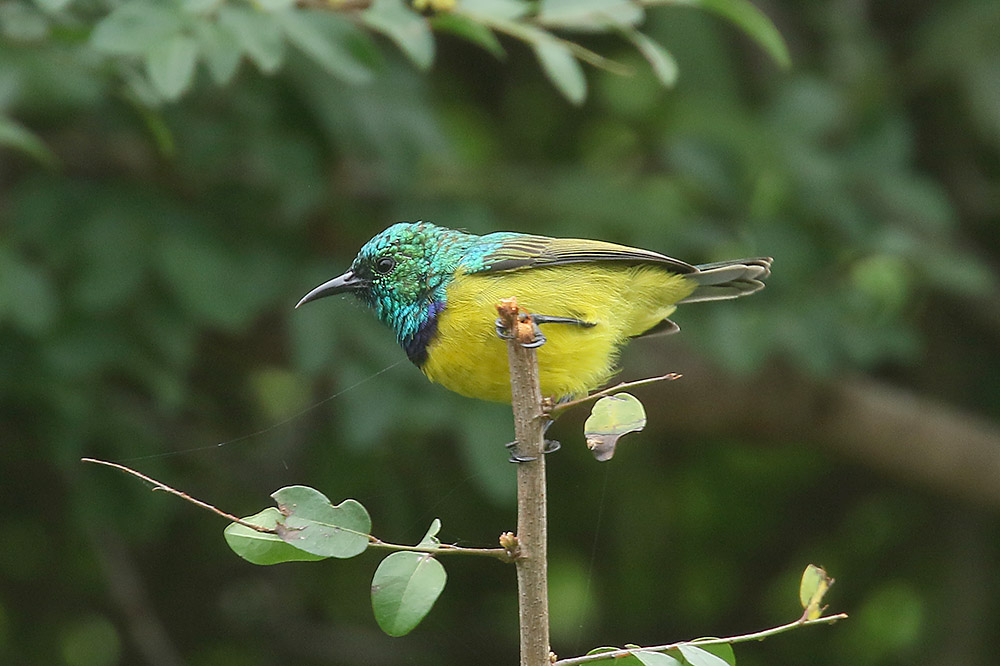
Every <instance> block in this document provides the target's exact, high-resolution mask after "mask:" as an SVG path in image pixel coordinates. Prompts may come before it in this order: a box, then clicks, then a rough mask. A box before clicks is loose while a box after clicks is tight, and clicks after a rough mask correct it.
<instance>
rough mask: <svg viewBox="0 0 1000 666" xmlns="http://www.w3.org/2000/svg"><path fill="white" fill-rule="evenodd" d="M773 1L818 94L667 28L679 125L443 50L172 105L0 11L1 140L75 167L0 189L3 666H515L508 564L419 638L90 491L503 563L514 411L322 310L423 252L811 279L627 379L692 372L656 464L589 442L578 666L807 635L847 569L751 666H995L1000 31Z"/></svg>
mask: <svg viewBox="0 0 1000 666" xmlns="http://www.w3.org/2000/svg"><path fill="white" fill-rule="evenodd" d="M90 6H91V5H87V4H86V3H84V10H83V13H84V14H86V8H87V7H90ZM759 6H761V8H762V9H764V10H765V11H766V12H767V13H768V15H769V16H771V17H772V18H773V19H774V20H775V22H776V23H777V25H778V27H779V28H780V30H781V32H782V34H783V35H784V36H785V38H786V39H787V40H788V42H789V45H790V48H791V51H792V54H793V59H794V66H793V68H792V69H791V70H789V71H782V70H780V69H778V68H777V67H776V66H775V65H774V64H773V63H772V61H771V60H769V59H768V57H767V56H766V55H765V54H764V53H763V52H762V51H761V50H760V49H759V48H758V47H757V46H755V45H754V44H752V43H751V42H750V41H749V40H748V39H746V38H745V37H744V36H743V35H742V34H741V33H739V32H738V31H737V30H736V29H735V28H733V27H732V26H730V25H728V24H725V23H723V22H721V21H719V20H718V19H717V18H714V17H711V16H708V15H705V14H701V13H698V12H695V11H692V10H685V9H677V8H663V9H659V10H654V11H652V12H651V19H650V21H649V23H648V25H647V30H648V32H649V33H650V34H652V35H653V36H655V37H656V38H657V39H658V40H660V41H661V42H662V43H663V44H664V45H665V46H666V47H667V48H668V49H670V50H671V51H672V52H673V53H674V54H675V55H676V57H677V59H678V61H679V63H680V68H681V69H680V82H679V84H678V86H677V88H676V89H675V90H672V91H665V90H663V89H661V88H659V87H658V86H657V84H656V82H655V79H654V78H653V76H652V74H650V73H649V72H648V68H647V67H646V66H645V64H644V63H642V62H641V61H640V60H639V58H638V57H637V56H635V54H634V53H631V52H629V51H628V50H627V49H624V48H622V47H621V46H620V45H618V43H617V42H615V41H613V40H610V39H608V38H600V37H598V38H593V39H590V40H589V41H587V42H586V43H587V44H588V46H591V47H593V48H595V49H597V50H599V51H601V52H604V53H607V54H609V55H612V56H615V57H617V58H618V59H619V60H621V61H623V62H626V63H630V64H633V65H634V66H635V69H636V72H637V73H636V75H635V76H632V77H618V76H615V75H611V74H607V73H603V72H599V71H595V70H588V81H589V84H590V93H591V94H590V97H589V98H588V100H587V102H586V103H585V104H584V105H583V106H582V107H580V108H575V107H572V106H570V105H569V104H567V103H566V102H565V101H564V100H563V99H562V98H560V97H559V96H558V93H556V92H555V91H554V90H553V89H552V88H551V86H550V85H549V84H548V82H547V81H546V80H545V78H544V77H543V75H542V74H541V73H540V71H539V68H538V66H537V64H536V63H535V62H534V60H533V58H532V57H531V53H530V51H528V50H527V49H525V48H524V47H523V46H521V45H519V44H516V43H513V42H505V45H506V46H507V47H509V49H508V50H509V57H508V59H507V60H506V61H503V62H500V61H496V60H494V59H493V58H492V56H490V55H489V54H487V53H485V52H482V51H480V50H477V49H476V48H474V47H472V46H469V45H467V44H465V43H463V42H460V41H458V40H455V39H453V38H443V39H442V40H441V41H440V42H439V52H438V56H437V60H436V64H435V66H434V68H433V70H432V71H431V72H430V73H429V74H426V75H425V74H421V73H419V72H417V71H416V70H414V69H413V67H412V66H411V65H410V64H408V63H406V62H403V61H402V60H401V58H400V57H398V56H397V55H395V54H394V53H393V51H392V48H391V47H389V46H386V48H385V49H384V53H385V56H384V58H383V62H382V64H381V66H380V67H381V69H380V70H379V71H380V74H379V76H378V77H377V79H376V80H375V81H374V82H373V83H372V84H371V85H368V86H364V87H351V86H348V85H346V84H343V83H341V82H339V81H337V80H336V79H333V78H331V77H329V76H328V75H327V74H325V73H324V72H323V71H321V70H320V69H318V68H317V67H316V66H315V65H312V64H310V63H309V62H307V61H305V60H304V59H301V58H298V57H295V56H292V55H290V56H289V58H288V60H287V63H286V65H285V66H284V67H283V68H282V70H281V71H280V72H279V73H278V74H277V75H274V76H270V77H265V76H262V75H261V74H259V73H258V72H257V71H256V69H255V68H254V67H252V66H250V65H248V64H244V65H243V67H242V69H241V72H240V74H239V75H238V77H237V78H236V80H235V81H234V82H233V83H232V84H231V85H229V86H227V87H224V88H218V87H216V86H214V85H213V84H211V82H210V81H208V80H207V77H205V76H202V77H201V78H200V79H199V83H198V85H197V86H196V88H195V89H194V90H193V91H192V92H191V93H190V94H189V95H187V96H186V97H185V98H184V99H182V100H181V101H180V102H178V103H175V104H169V105H165V106H162V107H160V108H156V109H147V108H145V107H142V106H141V105H137V104H135V103H133V102H131V101H130V100H129V98H128V96H127V95H124V94H122V92H121V90H122V89H121V86H120V78H119V76H118V74H117V73H116V70H115V69H114V68H113V67H110V66H108V65H107V63H106V62H104V61H101V60H99V59H95V58H92V57H88V56H87V54H88V51H87V49H86V48H85V46H84V44H85V39H86V30H85V28H86V25H85V24H84V29H83V30H82V31H81V30H79V29H60V30H55V31H54V32H51V33H49V34H47V35H46V34H40V35H39V34H34V35H33V34H32V33H31V31H30V29H29V30H28V32H27V33H25V32H24V31H23V23H22V24H16V25H19V26H22V27H21V28H17V27H16V26H15V23H10V20H11V17H14V18H15V19H16V18H18V16H21V17H22V18H23V13H24V12H28V13H30V11H31V8H30V6H29V5H27V4H21V3H19V2H11V1H10V0H7V1H5V2H2V3H0V25H3V22H4V21H6V22H7V23H6V25H5V26H4V27H2V28H0V110H2V111H3V113H4V114H5V115H7V116H8V117H11V118H15V119H17V120H18V121H19V122H20V123H22V124H23V125H24V126H26V127H28V128H30V129H31V130H32V131H34V132H35V133H37V134H38V135H39V136H40V137H41V138H42V139H43V140H44V141H45V142H46V144H47V145H48V147H49V148H50V149H51V151H52V152H53V153H54V155H55V157H56V162H55V163H54V164H51V165H48V166H46V165H43V164H39V162H38V161H36V160H35V159H32V158H31V157H29V156H27V155H25V154H23V153H20V152H15V151H13V150H0V423H2V432H0V493H2V499H3V507H2V511H3V518H2V520H0V585H2V587H0V662H2V663H5V664H8V663H9V664H28V665H35V664H39V665H40V664H46V665H47V664H69V665H71V666H107V665H109V664H152V665H155V666H171V665H174V664H182V663H184V664H193V665H197V666H228V665H236V664H239V665H241V666H265V665H277V664H303V665H311V664H372V665H378V664H460V663H462V664H469V663H475V664H509V663H515V660H516V649H517V636H516V608H515V607H516V599H515V580H514V572H513V569H512V568H511V567H508V566H505V565H501V564H499V563H496V562H493V561H490V560H480V559H468V560H463V559H457V558H448V559H446V560H444V563H445V565H446V567H447V570H448V572H449V584H448V587H447V588H446V589H445V592H444V594H443V596H442V597H441V599H440V600H439V601H438V603H437V605H436V606H435V608H434V610H433V611H432V613H431V614H430V616H429V617H428V618H427V620H426V621H425V622H424V624H422V625H421V626H420V627H419V628H418V629H417V630H416V631H415V632H414V633H413V634H411V635H410V636H408V637H405V638H396V639H392V638H388V637H386V636H384V635H382V634H381V633H380V632H379V631H378V629H377V628H376V627H375V624H374V621H373V620H372V617H371V610H370V605H369V601H368V586H369V582H370V576H371V574H372V572H373V571H374V568H375V566H376V564H377V556H376V555H375V554H366V555H363V556H361V557H359V558H357V559H355V560H350V561H346V562H339V561H326V562H321V563H299V564H288V565H281V566H275V567H269V568H263V567H255V566H253V565H250V564H248V563H246V562H244V561H242V560H240V559H239V558H238V557H236V556H235V555H234V554H233V553H231V552H230V551H229V549H228V548H227V547H226V545H225V542H224V541H223V539H222V529H223V528H224V527H225V523H224V521H222V520H220V519H218V518H215V517H213V516H211V515H209V514H208V513H204V512H201V511H199V510H197V509H195V508H194V507H192V506H190V505H188V504H185V503H183V502H181V501H179V500H177V499H175V498H172V497H169V496H167V495H165V494H161V493H150V492H149V491H148V490H147V488H146V487H145V486H144V485H143V484H142V483H140V482H139V481H136V480H134V479H131V478H128V477H125V476H124V475H122V474H120V473H117V472H115V471H113V470H109V469H105V468H100V467H96V466H90V465H85V464H82V463H80V462H79V458H80V457H81V456H95V457H101V458H106V459H113V460H122V461H126V464H129V465H131V466H134V467H136V468H137V469H140V470H142V471H143V472H146V473H148V474H150V475H152V476H155V477H156V478H158V479H160V480H162V481H164V482H166V483H169V484H171V485H174V486H176V487H178V488H181V489H183V490H186V491H188V492H190V493H192V494H193V495H195V496H197V497H200V498H202V499H204V500H206V501H210V502H212V503H215V504H217V505H219V506H221V507H223V508H226V509H228V510H230V511H233V512H235V513H238V514H240V515H247V514H252V513H255V512H257V511H258V510H259V509H261V508H262V507H263V506H266V505H268V504H269V502H270V500H269V498H268V494H269V493H270V492H272V491H274V490H276V489H277V488H279V487H281V486H284V485H288V484H293V483H302V484H307V485H311V486H314V487H316V488H318V489H320V490H322V491H323V492H325V493H326V494H327V495H328V496H329V497H330V498H331V499H333V500H334V501H339V500H340V499H343V498H345V497H353V498H356V499H358V500H360V501H361V502H363V503H364V504H365V505H366V506H367V507H368V509H369V510H370V512H371V514H372V516H373V519H374V525H375V528H374V529H375V532H376V534H377V535H378V536H379V537H381V538H384V539H386V540H390V541H398V542H411V543H412V542H416V541H417V540H419V539H420V537H421V536H422V535H423V533H424V531H425V530H426V528H427V526H428V524H429V523H430V521H431V520H432V519H433V518H435V517H440V518H441V520H442V522H443V524H444V528H443V530H442V532H441V537H442V538H443V539H444V540H445V541H449V542H455V543H460V544H463V545H493V544H494V543H495V542H496V537H497V535H498V534H499V533H500V532H501V531H504V530H507V529H512V528H513V527H514V507H513V503H512V491H513V469H512V466H510V465H508V464H507V463H506V462H505V458H506V451H505V450H504V449H503V447H502V443H503V442H506V441H508V440H509V439H510V438H511V432H510V416H509V413H508V411H507V408H505V407H504V406H501V405H491V404H484V403H477V402H474V401H470V400H467V399H464V398H461V397H458V396H455V395H451V394H449V393H448V392H446V391H445V390H443V389H441V388H439V387H436V386H432V385H430V384H428V383H427V382H426V381H425V380H424V379H423V377H422V376H421V375H420V373H419V372H418V371H417V370H416V369H415V368H413V367H412V366H410V365H409V364H408V363H407V362H405V360H403V359H404V355H403V353H402V351H401V350H399V349H398V348H397V347H396V346H395V343H394V341H393V340H392V336H391V334H390V333H389V332H388V331H387V330H384V329H383V328H381V327H380V326H379V325H378V324H377V322H375V321H374V319H373V317H372V316H371V315H370V314H369V313H368V312H365V311H364V310H362V309H361V308H359V307H357V306H356V305H355V304H353V303H351V302H348V301H346V300H345V301H340V300H336V299H334V300H326V301H322V302H321V303H318V304H315V305H311V306H309V307H308V308H304V309H303V310H302V311H293V310H292V306H293V305H294V304H295V302H296V301H297V299H298V298H299V297H300V296H301V295H302V294H304V293H305V292H306V291H307V290H308V289H310V288H311V287H313V286H315V285H316V284H318V283H319V282H320V281H323V280H325V279H327V278H329V277H332V276H334V275H336V274H339V273H340V272H341V271H342V270H343V269H344V268H345V267H346V266H347V264H348V263H349V261H350V259H351V258H352V257H353V256H354V253H355V252H356V250H357V248H358V247H359V246H360V245H361V244H362V243H363V242H364V241H365V240H367V239H368V238H369V237H370V236H371V235H373V234H374V233H376V232H377V231H379V230H381V229H382V228H384V227H385V226H387V225H388V224H389V223H391V222H393V221H397V220H413V219H425V220H431V221H434V222H437V223H439V224H442V225H446V226H455V227H464V228H467V229H469V230H471V231H475V232H487V231H492V230H501V229H504V230H518V231H526V232H533V233H543V234H549V235H564V236H568V235H573V236H584V237H594V238H603V239H607V240H612V241H616V242H621V243H627V244H633V245H639V246H642V247H647V248H650V249H654V250H658V251H662V252H665V253H668V254H671V255H675V256H678V257H680V258H683V259H686V260H689V261H695V262H698V261H713V260H719V259H725V258H732V257H735V256H741V255H757V254H771V255H773V256H774V257H775V268H774V274H773V276H772V278H771V280H770V282H769V287H768V289H767V290H765V291H764V292H762V293H761V294H758V295H756V296H754V297H753V298H750V299H745V300H741V301H739V302H729V303H710V304H703V305H693V306H689V307H684V308H682V309H681V310H680V311H679V312H678V313H677V315H676V317H675V319H676V320H677V321H678V323H680V325H681V326H682V328H683V331H682V333H681V334H680V335H679V336H676V337H673V338H670V339H662V340H650V341H641V342H637V343H635V344H633V345H631V346H630V348H629V349H628V350H627V352H626V353H625V356H624V359H623V364H624V367H625V372H624V374H623V376H624V377H626V378H639V377H642V376H647V375H650V374H659V373H663V372H668V371H679V372H683V373H684V374H685V375H686V376H685V377H684V379H682V380H680V381H677V382H673V383H669V384H661V385H657V386H652V387H645V388H641V389H637V390H636V393H637V395H639V396H640V397H641V398H642V399H643V401H644V402H645V403H646V406H647V409H648V411H649V415H650V423H649V427H648V428H647V430H646V431H645V432H643V433H641V434H639V435H630V436H629V437H628V438H626V439H625V440H624V441H623V443H622V445H621V447H620V450H619V453H618V455H617V456H616V458H615V459H614V460H613V461H611V462H610V463H607V464H598V463H595V462H594V461H593V460H592V459H591V457H590V455H589V454H588V453H587V452H586V451H585V449H584V447H583V442H582V436H581V434H580V430H581V428H580V426H581V424H582V420H583V418H584V417H585V414H584V413H582V412H579V413H574V414H570V415H568V416H566V417H565V418H564V419H563V420H561V421H560V422H559V423H558V424H557V425H556V426H555V427H554V428H553V429H552V434H553V435H554V436H555V437H557V438H558V439H560V440H561V441H562V443H563V450H562V451H561V452H560V453H558V454H557V455H555V456H553V457H552V458H551V459H550V467H549V469H550V496H549V497H550V517H551V533H550V537H551V546H550V550H551V556H552V560H551V588H552V589H551V592H552V603H551V605H552V613H553V616H552V629H553V634H552V638H553V648H554V649H555V650H556V651H557V652H559V653H560V655H562V656H569V655H572V654H579V653H582V652H585V651H586V650H588V649H590V648H591V647H594V646H597V645H604V644H618V645H620V644H624V643H627V642H633V643H639V644H650V643H660V642H667V641H671V640H678V639H684V638H694V637H697V636H701V635H707V634H714V635H728V634H732V633H741V632H745V631H750V630H755V629H760V628H764V627H767V626H771V625H774V624H779V623H782V622H785V621H788V620H791V619H794V618H795V617H796V616H797V615H798V613H799V612H800V608H799V607H798V601H797V579H798V575H799V573H800V572H801V570H802V568H803V567H804V566H805V565H806V564H807V563H809V562H814V563H817V564H823V565H825V566H826V567H827V568H828V570H829V571H830V572H831V574H832V575H833V576H835V577H836V578H837V584H836V585H835V586H834V588H833V590H832V592H831V593H830V595H829V602H830V604H831V610H833V611H845V612H847V613H849V614H850V615H851V619H850V620H849V621H847V622H843V623H840V624H838V625H836V626H833V627H826V628H812V629H804V630H800V631H796V632H793V633H792V634H788V635H785V636H782V637H778V638H774V639H771V640H769V641H767V642H764V643H761V644H750V645H744V646H740V647H738V649H737V657H738V660H739V663H741V664H746V665H749V666H755V665H760V666H763V665H764V664H806V663H808V664H817V665H824V664H852V665H860V666H865V665H869V664H872V665H874V664H962V665H964V666H975V665H985V664H991V663H996V654H995V653H996V651H995V648H994V647H993V646H995V645H996V643H997V641H998V640H1000V623H998V622H997V620H996V618H997V616H998V613H1000V608H998V602H997V599H998V598H1000V585H998V583H997V566H998V564H1000V520H998V513H997V509H998V507H1000V425H998V420H1000V379H998V378H1000V355H998V353H997V351H998V349H1000V288H998V285H1000V281H998V261H1000V244H998V238H1000V236H998V226H997V225H998V222H1000V184H998V183H1000V40H997V39H996V35H997V34H1000V5H998V4H997V3H996V2H995V1H992V0H982V1H972V0H970V1H966V2H960V1H951V2H929V1H927V0H914V1H911V2H905V3H898V2H886V1H883V2H859V1H855V0H811V1H806V2H800V1H798V0H772V1H769V2H761V3H759ZM19 12H21V13H20V14H19ZM11 26H15V27H11ZM29 28H30V24H29ZM18 30H21V32H18ZM401 360H403V361H402V362H400V361H401ZM393 364H396V365H393ZM389 366H391V367H389ZM386 367H389V369H388V370H386V371H385V372H384V373H382V374H378V375H377V376H373V374H374V373H376V372H378V371H380V370H383V369H385V368H386ZM359 382H362V383H359ZM348 389H349V390H348ZM333 394H337V395H336V397H335V398H332V399H329V400H325V401H323V402H318V401H322V400H324V399H325V398H327V396H331V395H333ZM317 403H318V404H317ZM310 407H311V408H310ZM307 408H310V409H309V410H308V411H305V412H303V410H305V409H307ZM276 423H277V424H278V425H274V424H276ZM247 433H254V434H253V435H251V436H247V437H245V435H247ZM218 442H226V445H225V446H222V447H218V446H216V443H218Z"/></svg>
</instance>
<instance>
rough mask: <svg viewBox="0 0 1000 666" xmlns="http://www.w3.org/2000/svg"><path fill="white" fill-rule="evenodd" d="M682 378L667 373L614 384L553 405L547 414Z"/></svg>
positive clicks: (673, 373)
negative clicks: (634, 388)
mask: <svg viewBox="0 0 1000 666" xmlns="http://www.w3.org/2000/svg"><path fill="white" fill-rule="evenodd" d="M683 376H684V375H680V374H678V373H676V372H668V373H667V374H665V375H660V376H659V377H647V378H646V379H636V380H635V381H631V382H621V383H619V384H616V385H615V386H609V387H608V388H606V389H601V390H600V391H595V392H594V393H591V394H590V395H588V396H584V397H583V398H577V399H576V400H569V401H567V402H560V403H559V404H557V405H553V406H552V407H551V408H549V414H550V415H553V416H555V415H558V414H561V413H562V412H563V411H565V410H567V409H569V408H570V407H576V406H577V405H582V404H583V403H585V402H589V401H591V400H597V399H598V398H603V397H604V396H606V395H611V394H612V393H617V392H619V391H624V390H625V389H629V388H632V387H634V386H642V385H643V384H653V383H655V382H666V381H671V382H672V381H674V380H675V379H680V378H681V377H683Z"/></svg>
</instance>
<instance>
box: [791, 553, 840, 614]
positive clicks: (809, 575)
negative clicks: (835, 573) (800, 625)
mask: <svg viewBox="0 0 1000 666" xmlns="http://www.w3.org/2000/svg"><path fill="white" fill-rule="evenodd" d="M831 585H833V579H832V578H830V576H828V575H827V573H826V570H824V569H823V567H818V566H816V565H815V564H810V565H809V566H807V567H806V570H805V571H803V572H802V581H801V582H800V583H799V601H800V602H801V603H802V608H803V610H804V611H805V613H804V616H805V618H806V619H807V620H815V619H816V618H818V617H819V616H820V615H822V614H823V608H821V607H820V604H821V603H823V597H824V595H826V593H827V590H829V589H830V586H831Z"/></svg>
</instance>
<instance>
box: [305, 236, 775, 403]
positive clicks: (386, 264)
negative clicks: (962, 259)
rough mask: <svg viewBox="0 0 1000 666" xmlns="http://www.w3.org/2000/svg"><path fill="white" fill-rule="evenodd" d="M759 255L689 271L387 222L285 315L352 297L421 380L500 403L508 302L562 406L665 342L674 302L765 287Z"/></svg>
mask: <svg viewBox="0 0 1000 666" xmlns="http://www.w3.org/2000/svg"><path fill="white" fill-rule="evenodd" d="M771 262H772V259H771V258H770V257H756V258H751V259H737V260H733V261H721V262H717V263H709V264H701V265H692V264H688V263H686V262H683V261H680V260H678V259H673V258H671V257H668V256H666V255H663V254H660V253H658V252H653V251H651V250H643V249H639V248H634V247H628V246H625V245H618V244H615V243H610V242H605V241H599V240H585V239H577V238H551V237H548V236H538V235H531V234H524V233H517V232H509V231H501V232H494V233H489V234H485V235H476V234H471V233H466V232H464V231H460V230H456V229H450V228H446V227H441V226H437V225H435V224H432V223H430V222H422V221H421V222H398V223H396V224H393V225H392V226H390V227H388V228H387V229H385V230H384V231H382V232H380V233H378V234H377V235H375V236H374V237H373V238H372V239H371V240H369V241H368V242H367V243H365V244H364V245H363V246H362V248H361V250H360V251H359V252H358V255H357V257H356V258H355V259H354V261H353V262H352V263H351V266H350V268H349V269H348V270H347V271H346V272H345V273H343V274H342V275H339V276H337V277H335V278H333V279H331V280H328V281H326V282H324V283H323V284H320V285H319V286H317V287H316V288H314V289H312V290H311V291H309V292H308V293H307V294H306V295H305V296H303V297H302V299H301V300H300V301H299V302H298V304H297V305H296V306H295V307H296V308H298V307H301V306H302V305H304V304H306V303H310V302H312V301H315V300H318V299H321V298H326V297H328V296H333V295H335V294H353V295H354V296H356V297H357V298H358V299H359V300H360V301H361V302H362V303H363V304H365V305H366V306H368V307H370V308H371V309H372V310H374V313H375V315H376V316H377V317H378V319H379V320H381V321H382V322H383V323H385V324H387V325H388V326H389V327H390V328H391V329H392V330H393V331H394V332H395V334H396V339H397V341H398V342H399V344H400V345H401V346H402V348H403V350H404V351H405V352H406V355H407V357H408V358H409V360H410V361H412V362H413V363H414V365H416V366H417V367H418V368H419V369H420V370H421V371H423V373H424V374H425V375H426V376H427V378H428V379H430V380H431V381H432V382H436V383H438V384H441V385H442V386H444V387H445V388H448V389H450V390H452V391H455V392H456V393H460V394H462V395H464V396H468V397H470V398H477V399H480V400H487V401H493V402H507V403H509V402H510V400H511V389H510V375H509V368H508V360H507V350H506V344H505V343H504V341H503V340H500V339H499V338H498V336H497V333H498V330H497V325H496V317H497V311H496V305H497V304H498V303H499V302H500V300H501V299H505V298H510V297H514V298H516V299H517V303H518V304H519V305H520V306H521V308H522V309H523V310H526V311H528V312H530V313H532V315H533V318H534V319H535V322H536V324H541V325H543V326H545V329H546V330H545V334H544V338H543V339H544V341H545V344H543V345H540V346H539V347H538V351H537V354H538V371H539V383H540V387H541V390H542V394H543V396H547V397H550V398H552V399H554V400H566V399H571V398H573V397H577V396H581V395H586V394H587V393H589V392H590V391H593V390H594V389H597V388H599V387H600V386H602V385H604V384H605V383H606V382H607V381H608V380H609V379H610V378H611V377H612V376H613V375H614V374H615V373H616V371H617V361H618V357H619V354H620V352H621V349H622V347H623V346H624V345H625V344H626V343H627V342H628V341H629V340H630V339H632V338H641V337H650V336H654V335H666V334H671V333H676V332H677V331H678V330H679V327H678V325H677V324H675V323H674V322H673V321H671V320H670V319H669V317H670V315H671V314H673V312H674V310H675V308H676V306H677V305H678V304H682V303H696V302H700V301H715V300H724V299H731V298H738V297H740V296H746V295H748V294H752V293H755V292H757V291H759V290H761V289H763V288H764V280H765V279H766V278H767V277H768V276H769V275H770V273H771Z"/></svg>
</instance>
